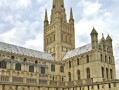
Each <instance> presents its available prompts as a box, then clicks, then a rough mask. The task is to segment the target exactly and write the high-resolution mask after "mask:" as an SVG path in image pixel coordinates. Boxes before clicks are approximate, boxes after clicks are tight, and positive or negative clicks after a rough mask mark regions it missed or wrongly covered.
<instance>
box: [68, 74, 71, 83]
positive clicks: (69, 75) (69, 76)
mask: <svg viewBox="0 0 119 90" xmlns="http://www.w3.org/2000/svg"><path fill="white" fill-rule="evenodd" d="M68 78H69V81H71V72H68Z"/></svg>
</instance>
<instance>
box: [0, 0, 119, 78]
mask: <svg viewBox="0 0 119 90" xmlns="http://www.w3.org/2000/svg"><path fill="white" fill-rule="evenodd" d="M51 6H52V0H0V41H1V42H6V43H10V44H15V45H19V46H23V47H27V48H31V49H35V50H40V51H43V20H44V12H45V9H47V10H48V16H49V17H50V11H51ZM70 7H72V8H73V14H74V19H75V30H76V47H80V46H82V45H85V44H87V43H89V42H90V32H91V30H92V28H93V27H95V28H96V30H97V31H98V33H99V38H101V36H102V33H104V36H105V38H106V36H107V34H110V36H111V37H112V39H113V47H114V55H115V60H116V71H117V77H118V78H119V0H65V8H66V13H67V20H69V11H70Z"/></svg>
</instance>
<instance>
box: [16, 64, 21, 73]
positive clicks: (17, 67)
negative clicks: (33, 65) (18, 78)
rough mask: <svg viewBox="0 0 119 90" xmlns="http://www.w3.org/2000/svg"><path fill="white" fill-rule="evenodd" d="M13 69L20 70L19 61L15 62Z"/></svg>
mask: <svg viewBox="0 0 119 90" xmlns="http://www.w3.org/2000/svg"><path fill="white" fill-rule="evenodd" d="M15 70H17V71H21V64H20V63H16V65H15Z"/></svg>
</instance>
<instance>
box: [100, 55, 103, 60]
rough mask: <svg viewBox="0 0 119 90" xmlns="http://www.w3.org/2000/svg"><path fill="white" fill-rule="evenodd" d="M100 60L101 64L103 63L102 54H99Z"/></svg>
mask: <svg viewBox="0 0 119 90" xmlns="http://www.w3.org/2000/svg"><path fill="white" fill-rule="evenodd" d="M100 59H101V62H102V61H103V58H102V54H100Z"/></svg>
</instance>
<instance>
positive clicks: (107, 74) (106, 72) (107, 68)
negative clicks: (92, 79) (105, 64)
mask: <svg viewBox="0 0 119 90" xmlns="http://www.w3.org/2000/svg"><path fill="white" fill-rule="evenodd" d="M106 75H107V79H108V68H106Z"/></svg>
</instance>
